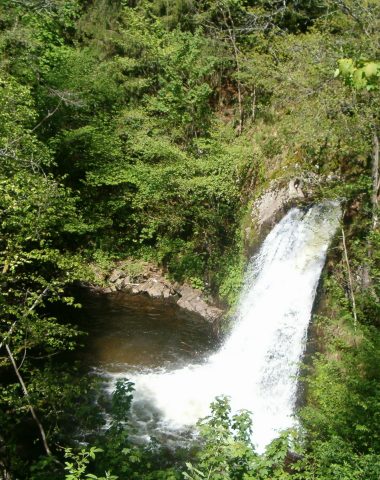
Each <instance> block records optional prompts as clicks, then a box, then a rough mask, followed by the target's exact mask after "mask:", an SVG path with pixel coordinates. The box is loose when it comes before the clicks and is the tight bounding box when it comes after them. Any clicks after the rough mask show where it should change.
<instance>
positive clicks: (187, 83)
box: [0, 0, 380, 480]
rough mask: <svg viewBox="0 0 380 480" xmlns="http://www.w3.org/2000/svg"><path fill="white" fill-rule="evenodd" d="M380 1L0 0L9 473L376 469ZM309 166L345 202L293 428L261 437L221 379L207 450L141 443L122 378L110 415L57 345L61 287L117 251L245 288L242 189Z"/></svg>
mask: <svg viewBox="0 0 380 480" xmlns="http://www.w3.org/2000/svg"><path fill="white" fill-rule="evenodd" d="M379 18H380V7H379V4H378V2H377V0H318V1H317V0H315V1H314V0H285V1H283V0H281V1H277V0H273V1H265V0H257V1H250V0H246V1H245V0H204V1H200V2H197V1H192V0H166V1H164V0H151V1H149V0H129V1H128V0H124V1H120V2H118V1H112V0H93V1H81V0H65V1H64V0H17V1H16V0H2V2H1V4H0V52H1V61H0V102H1V109H0V162H1V170H0V218H1V236H0V266H1V270H2V275H1V292H0V305H1V309H2V315H1V338H0V345H1V346H0V349H1V350H0V369H1V382H2V383H1V391H0V425H1V428H0V475H2V478H3V479H4V480H6V479H7V480H8V479H34V480H37V479H41V480H42V479H55V478H57V479H59V478H65V475H66V478H67V479H82V478H96V475H98V476H102V475H103V476H104V475H105V473H104V472H105V471H108V470H110V471H111V474H110V475H109V476H108V477H107V478H113V477H112V475H117V476H118V477H119V478H120V479H126V478H145V479H176V478H191V479H194V480H195V479H203V478H208V479H214V480H216V479H246V480H248V479H275V478H279V479H280V478H281V479H287V478H295V479H305V480H306V479H312V478H313V479H321V480H322V479H323V480H324V479H336V478H339V479H347V480H348V479H355V480H356V479H363V480H364V479H366V480H367V479H377V478H379V476H380V457H379V455H380V430H379V428H380V427H379V425H380V422H379V415H380V383H379V380H380V379H379V375H380V373H379V372H380V368H379V367H380V349H379V346H380V345H379V342H380V337H379V327H380V325H379V318H380V316H379V313H380V312H379V302H378V298H379V295H380V292H379V283H380V282H379V276H380V265H379V260H380V248H379V229H378V193H379V192H378V190H379V175H378V156H379V153H378V150H379V146H378V142H379V141H378V136H379V110H378V103H379V83H378V81H379V64H378V63H377V62H378V60H379V58H378V47H379V31H380V29H379ZM334 72H335V75H334ZM305 172H307V173H310V172H311V173H314V174H316V175H318V176H319V178H320V179H321V182H320V185H321V186H320V188H319V190H318V191H317V192H316V198H332V197H336V198H339V199H340V200H341V201H342V205H343V208H344V212H345V214H344V220H343V225H342V231H341V232H338V238H337V241H336V245H335V247H334V250H333V251H332V254H331V255H330V260H329V263H328V266H327V269H326V273H325V279H324V308H323V311H322V312H319V313H320V315H319V316H318V318H317V319H316V322H317V323H316V328H317V329H318V332H319V348H318V351H319V353H317V354H316V355H315V357H314V360H313V362H312V365H311V367H310V368H309V370H310V371H309V372H308V374H307V375H306V376H305V378H306V379H305V382H306V384H307V395H306V397H307V399H306V406H305V408H303V409H302V411H301V413H300V416H301V424H302V428H301V430H300V432H298V433H297V434H296V433H292V434H291V435H290V434H289V435H290V437H291V438H292V440H290V437H289V436H287V435H286V434H284V435H283V436H282V437H280V438H279V439H278V440H276V441H275V442H274V443H273V444H272V445H271V446H270V447H269V448H268V450H267V452H266V453H265V455H263V456H259V455H257V454H256V453H255V452H254V449H253V448H252V445H251V444H250V440H249V429H250V424H249V417H248V416H247V415H246V414H244V413H243V414H242V415H239V416H237V417H234V418H231V416H230V414H229V407H228V402H226V400H225V399H219V400H217V401H216V403H215V404H214V406H213V416H212V417H211V418H210V419H208V420H205V421H204V422H203V423H202V427H201V430H202V436H203V442H204V443H203V446H202V447H201V448H200V449H199V450H198V451H191V452H177V454H176V456H174V457H173V454H172V453H170V452H167V451H166V452H165V451H164V447H160V446H159V445H152V446H151V447H150V448H148V449H143V448H139V447H136V446H133V445H132V444H131V442H130V440H129V437H128V435H129V433H130V432H129V428H128V426H127V424H126V423H125V421H126V416H127V414H128V410H129V404H130V401H131V391H130V390H131V386H130V385H129V384H128V383H124V384H120V385H119V387H118V390H117V392H116V395H115V398H114V402H113V406H112V410H113V418H114V421H113V423H112V425H111V427H110V428H109V429H108V430H107V431H105V430H103V429H102V428H101V424H102V417H101V415H100V412H99V411H98V410H97V407H96V404H94V402H93V399H94V398H95V396H96V391H97V386H96V382H94V381H93V380H91V379H80V376H78V374H77V371H76V368H77V367H76V366H73V365H70V366H69V365H62V364H60V362H57V361H55V356H56V355H57V354H58V353H60V352H63V351H65V350H70V349H74V348H75V345H76V344H77V343H78V341H80V338H81V335H82V333H81V332H79V331H78V328H77V327H76V326H75V325H70V324H67V323H64V322H63V321H62V320H60V319H57V318H54V317H52V316H51V315H49V314H47V312H48V311H49V305H50V304H51V303H54V302H66V303H74V302H75V299H72V298H70V297H67V296H65V295H66V294H65V292H66V290H65V287H66V286H67V285H70V284H71V283H72V282H73V281H75V280H78V279H81V280H83V279H91V275H92V272H91V269H89V268H88V265H89V264H90V263H95V264H101V265H103V266H104V265H109V264H112V262H114V261H115V260H118V259H126V258H129V259H131V261H133V260H136V261H141V260H148V261H152V262H155V263H158V264H159V265H161V266H162V267H163V268H164V269H165V271H166V272H167V274H168V275H169V276H171V277H172V278H174V279H176V280H181V281H184V280H186V281H189V282H190V283H193V284H194V285H195V286H197V287H201V288H203V289H204V290H205V291H208V292H210V293H212V294H214V295H218V294H219V295H220V296H221V297H222V298H223V299H224V300H225V301H226V302H229V303H230V304H231V303H233V301H234V299H235V298H236V295H237V292H238V290H239V286H240V282H241V278H242V272H243V269H244V249H245V242H246V239H245V231H244V221H245V220H244V219H246V218H247V212H248V210H247V209H248V207H247V205H249V203H250V202H251V200H252V198H254V197H255V196H257V195H258V193H259V192H262V191H263V190H264V189H265V188H266V187H267V186H268V185H269V183H270V181H271V180H272V179H278V178H290V177H292V176H295V175H296V176H300V177H301V178H302V175H303V174H304V173H305ZM326 177H329V178H330V181H329V182H328V183H326V182H324V178H326ZM16 374H17V375H18V377H17V375H16ZM21 383H23V386H21ZM74 426H75V427H74ZM81 431H82V432H84V431H91V432H93V434H92V436H91V437H90V438H87V439H86V441H89V446H88V448H87V447H86V448H85V449H84V450H83V451H82V452H81V453H77V452H78V451H80V447H79V445H78V442H77V440H75V439H76V438H78V432H81ZM25 432H28V434H27V435H25ZM44 436H46V439H45V440H44V441H43V440H42V438H43V437H44ZM289 442H291V444H292V449H293V450H294V451H295V452H297V453H296V454H295V453H293V454H289V453H288V450H289V448H288V447H289V445H288V443H289ZM91 446H94V448H95V446H96V447H100V448H101V449H102V450H103V452H100V451H95V450H94V448H92V447H91ZM68 448H71V449H72V450H67V449H68ZM65 451H66V454H65ZM65 455H66V461H67V462H68V463H67V465H66V471H65V469H64V461H65V460H64V458H65ZM94 456H96V460H95V461H93V459H92V457H94ZM70 465H71V466H70ZM86 475H87V476H86ZM91 475H92V476H91ZM99 478H100V477H99Z"/></svg>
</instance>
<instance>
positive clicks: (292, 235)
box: [126, 202, 340, 451]
mask: <svg viewBox="0 0 380 480" xmlns="http://www.w3.org/2000/svg"><path fill="white" fill-rule="evenodd" d="M339 218H340V208H339V205H338V204H336V203H333V202H326V203H323V204H320V205H316V206H313V207H311V208H309V209H308V210H307V211H303V210H301V209H298V208H294V209H292V210H290V211H289V213H288V214H287V215H286V216H285V217H284V218H283V219H282V220H281V221H280V222H279V223H278V224H277V225H276V226H275V227H274V228H273V230H272V231H271V232H270V233H269V235H268V236H267V238H266V239H265V241H264V242H263V244H262V247H261V249H260V251H259V253H258V254H257V255H256V256H255V257H253V258H252V260H251V261H250V264H249V267H248V270H247V274H246V278H245V286H244V288H243V292H242V295H241V299H240V302H239V306H238V309H237V314H236V316H235V321H234V325H233V328H232V331H231V333H230V335H229V336H228V338H227V339H226V340H225V342H224V345H223V346H222V347H221V348H220V349H219V351H218V352H216V353H215V354H213V355H211V356H210V357H209V358H208V359H207V360H206V361H205V362H204V363H203V364H193V365H188V366H186V367H185V368H181V369H177V370H172V371H159V372H157V371H153V372H140V373H138V374H133V375H129V376H130V378H131V379H132V380H133V381H134V382H135V384H136V393H135V400H134V405H135V406H134V408H135V414H136V416H139V417H140V425H141V426H142V425H144V428H145V429H146V431H147V432H149V431H150V429H149V425H150V424H151V425H153V424H154V425H155V427H154V430H156V431H157V429H158V430H160V431H173V430H176V429H184V428H186V427H187V426H192V425H194V424H195V423H196V422H197V420H198V419H199V418H201V417H203V416H205V415H207V414H208V413H209V404H210V403H211V402H212V401H213V399H214V398H215V397H216V396H217V395H222V394H223V395H228V396H229V397H230V399H231V407H232V410H233V411H237V410H240V409H247V410H250V411H251V412H252V415H253V427H254V429H253V441H254V443H255V444H256V446H257V448H258V450H259V451H262V450H263V449H264V447H265V446H266V445H267V444H268V443H269V442H270V441H271V440H272V439H273V438H275V437H276V434H277V433H278V432H279V431H281V430H283V429H286V428H290V427H291V426H292V425H294V419H293V413H294V408H295V402H296V392H297V375H298V370H299V363H300V360H301V358H302V355H303V353H304V349H305V345H306V337H307V329H308V324H309V320H310V316H311V310H312V306H313V302H314V298H315V293H316V289H317V285H318V280H319V277H320V274H321V271H322V268H323V265H324V262H325V259H326V252H327V248H328V245H329V243H330V240H331V238H332V236H333V234H334V232H335V230H336V228H337V226H338V223H339ZM126 375H128V372H126ZM148 405H149V407H148Z"/></svg>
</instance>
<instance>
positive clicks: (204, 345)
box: [70, 289, 220, 374]
mask: <svg viewBox="0 0 380 480" xmlns="http://www.w3.org/2000/svg"><path fill="white" fill-rule="evenodd" d="M75 297H76V299H77V301H78V302H79V303H81V304H82V308H81V309H79V310H78V309H76V310H75V311H73V309H71V310H70V312H71V313H70V315H75V322H73V319H72V318H71V319H70V320H71V321H72V322H73V323H75V324H77V325H78V327H79V328H80V329H82V330H84V331H85V332H87V334H88V335H87V336H86V337H85V338H84V340H83V342H82V343H83V347H82V348H81V349H80V350H79V351H77V352H76V353H75V357H76V359H78V360H81V362H83V364H84V366H87V367H88V368H91V369H93V368H95V369H99V370H100V371H102V372H104V373H105V374H107V373H110V374H113V373H123V372H126V371H128V372H131V371H141V370H151V369H172V368H173V369H174V368H178V367H181V366H184V365H186V364H188V363H189V362H193V361H197V362H201V361H202V360H203V359H204V358H205V357H207V356H208V355H209V354H210V353H212V352H213V351H215V350H216V349H217V348H218V346H219V344H220V342H219V340H218V338H217V337H216V335H215V333H214V332H213V328H212V325H211V324H210V323H207V322H206V321H205V320H204V319H203V318H201V317H200V316H199V315H196V314H193V313H190V312H186V311H184V310H182V309H180V308H179V307H178V306H177V305H175V304H173V303H170V302H168V301H165V300H160V299H151V298H149V297H147V296H144V295H130V294H127V293H123V292H116V293H110V294H99V293H94V292H92V291H89V290H86V289H78V291H76V293H75Z"/></svg>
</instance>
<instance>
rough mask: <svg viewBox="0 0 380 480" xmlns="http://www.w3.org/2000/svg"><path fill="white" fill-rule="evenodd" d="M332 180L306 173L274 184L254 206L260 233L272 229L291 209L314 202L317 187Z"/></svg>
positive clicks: (253, 210) (255, 219) (253, 212)
mask: <svg viewBox="0 0 380 480" xmlns="http://www.w3.org/2000/svg"><path fill="white" fill-rule="evenodd" d="M330 180H332V179H330V178H323V179H322V178H321V177H320V176H318V175H316V174H313V173H306V174H303V175H302V176H299V177H294V178H292V179H290V180H287V181H284V180H282V181H274V182H272V183H271V185H270V186H269V188H268V189H267V190H266V191H265V192H264V193H263V194H262V195H261V196H260V197H259V198H258V199H257V200H256V202H254V204H253V209H252V220H253V222H254V224H255V227H256V228H257V230H258V232H259V233H261V232H262V231H263V230H265V231H266V230H268V229H269V228H272V227H273V226H274V225H275V224H276V223H277V222H278V221H279V220H280V218H282V217H283V216H284V215H285V213H286V211H287V210H288V209H289V208H291V207H293V206H295V205H299V204H304V203H308V202H309V201H312V199H313V196H314V195H315V190H316V187H317V186H319V185H320V184H321V182H322V181H330Z"/></svg>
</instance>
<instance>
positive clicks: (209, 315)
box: [177, 285, 223, 322]
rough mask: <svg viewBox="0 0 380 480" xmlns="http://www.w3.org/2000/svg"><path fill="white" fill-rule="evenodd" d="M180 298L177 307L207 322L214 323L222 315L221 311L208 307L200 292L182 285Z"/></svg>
mask: <svg viewBox="0 0 380 480" xmlns="http://www.w3.org/2000/svg"><path fill="white" fill-rule="evenodd" d="M178 293H179V295H180V298H179V300H178V301H177V305H178V306H179V307H181V308H184V309H185V310H188V311H190V312H195V313H198V314H199V315H201V316H202V317H203V318H204V319H206V320H207V321H209V322H215V321H216V320H218V319H219V318H220V317H221V316H222V315H223V310H221V309H219V308H217V307H213V306H211V305H209V304H208V303H207V302H206V300H205V299H204V298H203V295H202V292H201V291H200V290H197V289H195V288H192V287H190V286H189V285H183V286H181V287H180V288H179V292H178Z"/></svg>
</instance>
